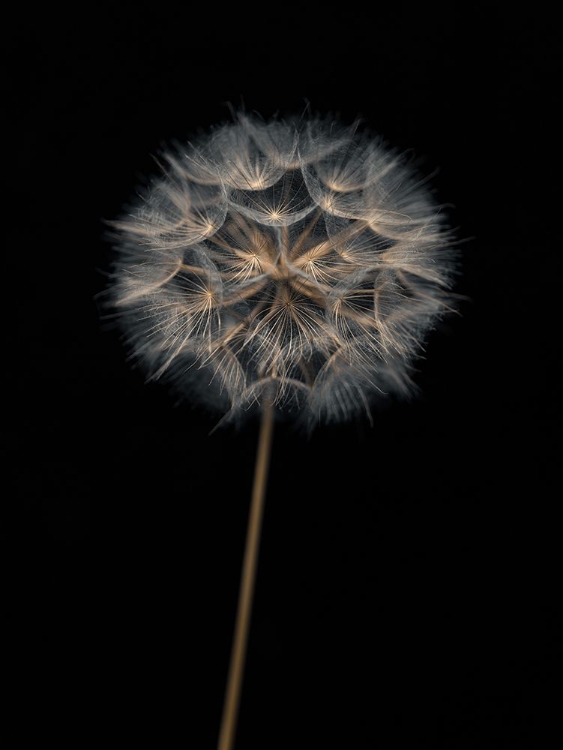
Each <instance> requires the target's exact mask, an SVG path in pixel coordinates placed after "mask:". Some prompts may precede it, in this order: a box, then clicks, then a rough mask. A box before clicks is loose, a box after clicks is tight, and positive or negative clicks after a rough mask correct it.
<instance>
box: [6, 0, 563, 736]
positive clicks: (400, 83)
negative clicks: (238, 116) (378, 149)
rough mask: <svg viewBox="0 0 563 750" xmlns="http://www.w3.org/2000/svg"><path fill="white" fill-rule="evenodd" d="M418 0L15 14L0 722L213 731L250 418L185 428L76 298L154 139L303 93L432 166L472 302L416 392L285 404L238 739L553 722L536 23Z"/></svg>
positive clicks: (555, 591)
mask: <svg viewBox="0 0 563 750" xmlns="http://www.w3.org/2000/svg"><path fill="white" fill-rule="evenodd" d="M420 6H421V7H419V8H418V9H417V10H414V11H413V10H412V9H410V8H408V7H405V8H400V9H397V8H396V6H392V5H390V6H389V7H387V8H385V9H382V8H380V7H375V8H373V9H372V15H369V16H368V14H367V10H365V11H364V10H362V9H361V7H358V6H357V5H355V6H349V5H346V4H344V5H343V6H342V7H340V6H324V7H319V8H318V9H312V8H311V9H308V10H307V9H306V8H303V7H299V6H296V7H294V8H288V7H287V6H286V5H283V6H280V7H279V8H278V7H276V6H272V5H269V6H267V8H266V7H264V6H262V7H261V8H258V9H256V10H255V11H252V10H250V9H249V8H247V9H246V10H242V9H239V8H238V7H236V8H230V9H228V10H224V9H223V8H221V7H220V6H217V7H215V6H212V5H211V4H208V5H207V6H201V7H199V8H198V9H197V10H192V9H191V5H190V4H189V3H185V4H184V9H183V10H181V11H180V10H178V8H176V7H173V6H172V4H166V3H165V4H160V5H155V6H154V7H152V8H150V9H143V7H142V6H141V5H136V4H125V5H124V4H120V9H119V10H116V9H115V8H111V7H109V6H108V7H103V6H99V5H98V6H90V7H88V8H84V7H82V6H80V7H79V6H77V7H76V9H74V8H70V9H67V10H64V11H63V10H56V9H55V10H53V8H51V7H50V8H49V9H43V10H40V11H38V10H33V12H32V13H31V12H28V11H24V12H20V13H16V14H14V15H13V17H12V19H11V21H10V22H9V24H8V28H7V29H6V30H5V32H4V33H5V38H4V49H5V52H6V53H7V63H8V65H7V74H6V77H5V80H4V84H5V89H6V95H5V97H4V103H5V106H6V114H5V119H6V120H7V121H8V125H9V126H10V131H9V134H8V136H7V137H6V140H5V154H4V157H3V160H4V164H5V165H6V169H5V172H4V175H3V182H4V187H5V188H6V189H7V192H8V195H9V198H11V199H13V200H11V201H10V205H9V209H8V211H7V212H6V213H5V215H4V230H3V235H4V243H3V244H4V252H3V267H4V274H3V287H4V294H5V298H6V299H7V300H9V303H8V305H7V306H6V308H5V313H4V326H3V332H2V333H3V338H4V341H5V345H4V350H5V354H6V360H5V364H4V367H3V370H4V374H5V375H7V378H8V384H7V386H6V388H5V390H4V397H5V408H4V420H3V422H4V435H5V450H4V455H5V457H6V459H7V460H6V468H5V470H4V473H3V478H4V482H3V484H4V486H5V488H6V492H5V494H4V500H3V501H2V531H1V534H2V537H1V540H2V548H3V555H4V560H3V564H2V578H3V591H4V594H5V597H4V598H5V603H6V609H5V613H6V614H5V618H6V621H7V625H8V630H7V632H8V636H7V638H6V639H5V640H4V652H5V654H4V655H5V660H6V665H8V668H7V669H5V670H4V676H3V681H4V682H5V683H6V686H7V687H8V690H9V698H8V704H7V706H6V707H7V717H8V718H7V721H4V722H3V725H2V730H1V731H2V734H3V739H5V741H6V745H5V746H6V747H20V746H21V747H24V746H32V745H33V746H35V745H37V742H38V741H40V740H41V741H43V740H44V741H45V742H46V741H54V742H56V743H57V745H59V746H63V745H66V744H68V745H69V746H72V747H75V748H79V747H80V748H81V747H87V746H89V744H90V743H94V744H95V746H97V747H99V746H100V743H104V744H107V743H108V742H110V740H111V742H112V743H114V742H115V744H120V745H123V744H127V745H137V744H138V743H140V742H142V741H146V742H147V744H150V745H151V746H155V747H176V746H184V747H189V748H191V747H194V748H196V747H197V748H198V749H199V748H201V750H204V749H205V748H210V749H211V748H214V747H215V743H216V735H217V731H218V726H219V720H220V713H221V707H222V700H223V691H224V684H225V677H226V669H227V664H228V658H229V650H230V645H231V634H232V627H233V621H234V613H235V606H236V598H237V592H238V581H239V574H240V573H239V572H240V563H241V556H242V549H243V543H244V534H245V525H246V514H247V510H248V502H249V493H250V487H251V482H252V471H253V461H254V453H255V445H256V434H257V425H256V424H254V423H252V422H251V423H249V424H247V425H246V426H245V427H244V428H243V429H241V430H239V431H236V430H233V429H230V428H227V429H225V430H223V431H217V432H214V433H213V434H212V435H210V434H209V433H210V431H211V429H212V427H213V426H214V421H213V420H212V419H210V418H209V416H207V415H206V414H205V413H204V412H201V411H199V410H198V409H197V408H196V409H191V408H188V407H185V408H177V407H175V406H174V402H173V400H172V399H171V398H170V396H169V394H168V393H167V391H166V389H165V388H163V387H162V386H160V385H145V384H144V383H143V380H142V376H141V374H139V373H138V372H136V371H135V370H133V369H132V368H131V367H130V365H129V363H128V362H127V361H126V352H125V350H124V349H123V347H122V345H121V342H120V340H119V337H118V335H117V332H116V331H115V330H114V329H113V328H112V327H111V325H109V324H108V322H107V321H102V320H101V319H100V310H99V301H98V300H97V297H96V295H98V294H99V293H100V292H101V291H102V290H103V289H104V287H105V284H106V276H105V274H106V273H107V270H108V264H109V259H110V251H109V247H108V245H107V242H105V240H104V239H103V232H104V227H103V220H104V219H111V218H114V217H115V216H116V215H117V214H118V213H119V212H120V210H121V207H122V205H123V203H124V202H125V201H126V200H128V199H129V197H130V196H131V194H132V192H133V190H134V188H135V186H136V185H137V183H138V181H139V179H140V177H141V176H142V175H144V174H147V173H154V171H155V164H154V161H153V158H152V156H153V155H154V154H155V153H156V152H157V151H158V149H159V148H160V146H161V145H162V144H163V143H166V142H167V141H168V140H169V139H172V138H177V139H182V138H187V137H189V136H190V135H193V134H194V133H195V132H197V131H198V130H200V129H206V128H207V127H209V126H211V125H213V124H215V123H217V122H219V121H222V120H228V119H229V118H230V114H229V107H228V105H229V104H230V105H232V106H234V107H235V108H236V107H239V106H241V105H244V106H245V107H246V109H247V110H257V111H259V112H260V113H261V114H262V115H264V116H265V117H269V116H271V115H273V114H274V113H276V112H280V113H282V114H284V113H286V114H290V113H293V112H301V111H303V109H304V107H305V105H306V104H307V103H309V105H310V107H311V108H312V110H313V111H318V112H321V113H323V112H335V113H338V114H339V115H340V117H341V119H342V120H343V121H344V122H352V121H353V120H354V119H355V118H356V117H358V116H360V117H362V118H363V120H364V122H365V123H366V124H367V125H368V126H369V127H370V128H372V129H373V130H375V131H378V132H380V133H382V134H383V135H384V136H385V137H386V138H387V139H388V140H389V141H390V142H392V143H394V144H395V145H397V146H398V147H401V148H405V149H406V148H412V149H413V152H414V153H415V154H416V155H417V156H420V157H423V158H424V159H425V162H424V164H425V169H427V170H428V171H432V170H433V169H434V168H437V169H438V173H437V175H436V177H435V179H434V184H435V186H436V188H437V191H438V195H439V199H440V200H441V201H444V202H447V203H450V204H452V205H453V206H454V208H453V209H452V217H453V220H454V223H455V224H456V225H458V226H459V236H460V237H462V238H467V239H468V241H467V242H465V243H464V244H463V245H462V246H461V247H462V248H463V263H462V265H463V269H462V270H463V273H462V276H461V277H460V279H459V282H458V287H457V292H458V293H459V294H462V295H465V296H466V297H467V298H468V301H466V302H463V303H462V305H461V307H460V313H461V314H460V315H458V316H451V317H449V318H447V320H446V321H445V322H444V324H443V325H442V326H441V327H440V329H439V330H438V331H437V332H436V333H435V334H434V335H433V336H432V337H431V338H430V341H429V344H428V348H427V352H426V358H425V359H424V360H421V361H420V362H419V366H418V373H417V375H416V382H417V384H418V385H419V387H420V391H421V395H420V396H419V397H418V398H417V399H416V400H414V401H413V402H411V403H406V404H405V403H403V404H394V405H392V406H391V407H390V408H388V409H385V410H381V411H378V412H376V413H375V414H374V425H373V428H370V427H369V425H366V424H347V425H342V426H339V427H334V428H325V429H322V430H320V431H318V432H317V433H315V434H314V435H313V437H311V438H307V437H305V436H303V435H302V434H300V433H297V432H295V431H294V430H293V429H292V428H291V426H290V425H288V424H282V425H279V426H278V427H277V429H276V435H275V444H274V454H273V459H272V465H271V473H270V480H269V486H268V497H267V506H266V515H265V520H264V529H263V540H262V550H261V557H260V566H259V573H258V580H257V591H256V602H255V609H254V617H253V623H252V631H251V636H250V645H249V653H248V665H247V672H246V679H245V683H244V692H243V700H242V706H241V713H240V722H239V734H238V744H237V750H238V748H240V750H253V749H254V748H260V749H263V748H268V750H277V749H278V748H284V749H285V748H289V747H292V748H293V747H295V748H298V749H300V748H304V749H305V748H307V750H308V749H309V748H325V747H338V748H354V749H355V750H368V749H370V750H371V749H372V748H385V750H391V749H394V748H409V750H410V749H411V748H412V749H414V748H444V750H462V749H463V750H465V749H466V748H477V747H478V748H480V750H485V749H486V748H504V747H506V748H511V750H513V749H514V748H520V747H530V748H539V747H546V746H547V744H546V743H547V737H548V734H549V731H550V730H551V729H553V728H554V727H555V719H556V717H557V713H558V711H559V710H560V698H561V695H560V693H559V686H560V674H561V667H562V664H561V603H560V583H559V576H558V574H557V573H556V571H557V568H558V565H561V562H562V560H561V548H560V527H559V524H558V505H559V501H557V500H556V487H557V484H558V481H557V480H558V479H559V477H558V473H557V472H556V466H555V461H556V455H559V451H558V450H557V449H556V446H557V438H558V431H557V430H556V425H557V424H558V423H557V421H556V413H557V408H558V402H559V390H558V388H556V385H558V383H557V378H556V362H557V356H558V350H560V336H559V326H558V324H556V322H555V319H556V312H557V309H558V306H559V301H558V295H559V283H560V277H559V273H560V261H559V253H560V248H558V247H557V246H558V244H559V243H560V238H559V232H558V224H559V222H558V220H557V206H556V198H557V193H556V191H557V190H558V188H557V183H556V182H555V180H556V179H557V176H558V175H557V176H555V175H556V172H555V167H554V164H553V162H554V159H555V156H556V154H557V151H558V148H559V143H560V137H559V136H557V135H556V129H555V127H554V116H555V115H554V113H555V107H554V104H555V100H556V98H557V94H556V92H557V81H558V79H559V78H560V75H561V66H560V62H561V53H560V46H561V45H560V40H558V39H557V37H556V34H555V33H554V31H553V29H554V27H555V25H556V24H555V21H554V19H553V18H549V17H546V16H544V15H541V14H540V13H539V12H535V10H534V9H533V8H532V10H531V11H530V12H529V14H524V12H522V11H520V12H517V11H515V10H514V8H512V9H511V10H510V12H505V11H503V10H501V9H500V8H499V9H496V10H495V9H490V8H489V9H486V8H485V6H484V5H483V6H482V7H480V6H475V5H472V6H470V5H466V6H465V9H463V8H461V9H460V8H457V9H456V7H455V6H454V5H452V6H451V7H449V8H447V9H444V10H440V11H439V12H437V11H428V9H427V8H426V7H425V5H424V4H420ZM557 731H558V732H559V733H560V729H559V728H557ZM30 743H31V744H30ZM556 744H557V743H556ZM550 746H553V745H550Z"/></svg>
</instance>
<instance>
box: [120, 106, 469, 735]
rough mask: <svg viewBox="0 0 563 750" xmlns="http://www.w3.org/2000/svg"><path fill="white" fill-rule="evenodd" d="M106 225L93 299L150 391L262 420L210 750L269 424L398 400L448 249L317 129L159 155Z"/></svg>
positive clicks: (245, 119) (382, 182)
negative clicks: (140, 190)
mask: <svg viewBox="0 0 563 750" xmlns="http://www.w3.org/2000/svg"><path fill="white" fill-rule="evenodd" d="M163 161H164V165H163V172H162V175H161V176H159V177H158V178H156V179H155V180H153V182H152V183H151V184H150V186H149V187H148V189H146V190H145V191H144V194H143V195H142V196H141V198H140V200H139V201H138V203H137V204H135V205H133V206H132V207H131V208H130V210H128V212H127V213H125V214H124V215H123V216H122V217H121V218H119V220H117V221H115V222H112V224H113V229H114V235H113V236H114V239H115V241H116V250H117V256H116V261H115V265H114V269H113V276H112V283H111V286H110V291H111V296H112V306H114V307H115V309H117V310H118V311H119V317H120V319H121V322H122V326H123V331H124V332H125V335H126V337H127V340H128V342H129V345H130V348H131V351H132V353H133V355H134V356H135V357H136V358H137V359H138V361H139V362H140V363H141V364H142V365H143V366H144V368H145V369H146V371H147V373H148V375H149V377H150V378H153V379H161V378H162V379H165V380H167V381H168V382H169V383H171V384H172V386H173V387H174V389H175V390H176V391H177V392H178V393H180V394H182V395H183V396H185V397H190V398H191V397H193V396H194V395H197V397H198V398H204V399H205V400H206V401H207V402H208V403H210V404H212V405H214V406H215V407H217V409H219V410H221V411H222V412H223V414H224V417H223V418H224V419H236V418H238V417H240V416H241V415H244V414H245V413H248V412H251V411H252V410H253V409H259V410H260V411H261V413H262V428H261V433H260V439H259V447H258V456H257V463H256V473H255V485H254V491H253V500H252V504H251V512H250V520H249V531H248V537H247V546H246V551H245V560H244V565H243V575H242V580H241V594H240V599H239V610H238V613H237V620H236V627H235V639H234V645H233V652H232V659H231V668H230V672H229V679H228V686H227V694H226V699H225V708H224V714H223V721H222V725H221V733H220V740H219V750H230V748H231V747H232V743H233V741H234V731H235V721H236V714H237V706H238V700H239V694H240V687H241V681H242V670H243V664H244V654H245V648H246V640H247V634H248V627H249V618H250V611H251V602H252V591H253V581H254V575H255V569H256V560H257V550H258V540H259V529H260V519H261V515H262V506H263V500H264V493H265V482H266V476H267V469H268V457H269V453H270V446H271V440H272V426H273V415H274V411H276V412H278V413H289V414H293V415H295V416H297V418H298V419H300V420H302V421H303V422H305V423H306V424H308V425H316V424H318V423H321V422H334V421H340V420H347V419H352V418H355V417H357V416H359V415H360V414H362V413H364V414H367V415H368V417H369V415H370V413H371V408H372V405H373V403H374V401H375V400H376V399H377V398H386V397H389V396H392V395H399V396H400V395H407V394H409V393H410V392H412V390H413V382H412V377H411V375H412V370H413V364H414V362H415V360H416V358H417V356H419V355H420V353H421V351H422V349H423V347H424V342H425V339H426V337H427V335H428V333H429V332H430V330H431V329H432V327H433V326H434V324H435V322H436V321H437V319H438V318H439V317H440V316H441V315H442V314H443V313H444V312H446V311H447V310H448V309H449V299H450V293H449V290H450V288H451V285H452V279H453V275H454V270H455V265H454V253H453V251H452V245H453V242H452V233H451V231H450V230H449V228H448V227H447V226H445V223H444V218H443V213H442V212H441V210H440V206H438V205H437V204H436V203H435V202H434V200H433V196H432V192H431V191H430V190H429V188H428V186H427V184H426V181H425V180H423V179H421V178H420V177H419V176H418V175H417V174H416V172H415V171H414V169H413V168H412V167H411V165H410V164H409V161H408V159H407V158H406V156H405V155H404V154H401V153H399V152H398V151H396V150H395V149H392V148H390V147H389V146H388V145H387V144H386V143H385V142H384V141H383V139H382V138H381V137H378V136H371V135H369V134H365V133H362V132H361V131H360V128H359V125H358V124H357V123H356V124H354V125H353V126H350V127H346V126H343V125H340V124H338V123H337V122H335V121H334V120H333V119H330V118H321V117H312V118H310V119H309V120H308V121H306V122H302V121H281V120H274V121H271V122H265V121H262V120H261V119H259V118H258V117H255V116H253V117H251V116H248V115H247V114H239V115H237V116H236V118H235V120H234V122H232V123H229V124H224V125H221V126H219V127H217V128H215V129H213V130H212V131H211V132H210V133H209V134H207V135H206V136H204V137H201V138H199V140H197V141H195V142H194V143H189V144H187V145H184V144H178V143H177V144H173V145H172V146H170V147H169V148H168V149H167V150H166V151H165V152H164V154H163Z"/></svg>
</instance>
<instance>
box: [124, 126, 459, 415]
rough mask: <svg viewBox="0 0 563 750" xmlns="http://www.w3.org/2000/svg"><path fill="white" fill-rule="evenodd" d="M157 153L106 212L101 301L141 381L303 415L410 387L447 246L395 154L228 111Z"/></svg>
mask: <svg viewBox="0 0 563 750" xmlns="http://www.w3.org/2000/svg"><path fill="white" fill-rule="evenodd" d="M163 161H164V167H163V173H162V175H160V176H159V177H158V178H155V179H154V180H153V181H152V182H151V184H150V186H149V187H148V188H147V189H145V191H144V194H143V196H142V197H141V198H140V199H139V200H138V202H137V203H136V204H135V205H133V206H131V207H130V208H129V209H127V211H126V212H125V213H124V214H123V215H122V216H121V217H120V218H119V219H118V220H117V221H114V222H112V226H113V238H114V240H115V249H116V251H117V252H116V256H115V264H114V268H113V272H112V279H111V285H110V293H111V304H112V306H113V307H114V309H117V310H118V311H119V318H120V320H121V323H122V327H123V331H124V333H125V336H126V338H127V340H128V343H129V345H130V347H131V350H132V353H133V354H134V355H135V356H136V357H137V359H138V360H139V361H140V362H141V363H142V364H143V366H144V367H145V369H146V372H147V373H148V375H149V376H150V377H152V378H161V377H163V378H166V379H168V380H169V381H170V382H171V383H173V385H174V387H175V389H176V390H177V391H178V392H180V393H182V394H183V395H185V396H186V397H188V398H190V397H193V396H194V395H195V396H197V397H201V398H205V399H206V400H207V402H208V403H213V404H214V405H216V406H217V408H218V409H220V410H222V411H223V412H224V413H226V414H228V415H229V416H233V417H235V416H236V415H239V414H242V413H244V412H245V411H247V410H249V409H250V408H251V407H252V406H253V405H256V404H257V405H258V406H260V405H261V404H262V403H263V402H264V400H265V399H268V400H273V401H274V403H275V405H276V406H277V408H278V409H279V410H280V411H293V410H297V411H298V412H299V416H300V418H302V419H304V420H305V421H307V422H309V423H310V424H313V423H316V422H319V421H338V420H344V419H350V418H353V417H354V416H357V415H358V413H359V412H361V411H363V412H367V413H368V414H369V412H370V408H371V404H372V402H373V400H374V398H375V397H377V396H388V395H391V394H395V395H400V394H404V395H406V394H408V393H409V392H411V390H412V378H411V374H412V366H413V361H414V360H415V358H416V357H417V356H418V355H419V354H420V353H421V350H422V347H423V346H424V342H425V338H426V336H427V334H428V332H429V331H430V330H431V328H432V327H433V325H434V323H435V321H436V320H437V319H438V317H439V316H440V315H441V314H442V313H444V312H445V311H446V310H447V309H449V305H450V295H449V291H448V290H449V289H450V288H451V284H452V277H453V274H454V270H455V253H454V252H453V250H452V244H453V243H452V232H451V230H450V229H449V228H448V227H447V226H446V225H445V221H444V217H443V212H442V211H441V210H440V206H439V205H437V204H436V203H435V202H434V200H433V195H432V192H431V191H430V189H429V188H428V186H427V182H426V181H425V180H422V179H421V178H420V177H419V176H418V175H417V173H416V172H415V170H414V169H413V168H412V166H411V165H410V164H409V161H408V159H407V157H406V156H405V155H403V154H401V153H399V152H397V151H396V150H394V149H392V148H389V147H388V146H387V144H386V143H385V142H384V141H383V139H382V138H381V137H379V136H371V135H366V134H365V133H360V132H359V128H358V126H357V124H355V125H352V126H349V127H347V126H343V125H341V124H339V123H338V122H337V121H336V120H334V119H332V118H322V117H310V118H309V119H307V120H305V121H302V120H295V121H293V120H291V121H284V120H278V119H275V120H273V121H270V122H265V121H263V120H261V119H259V118H258V117H257V116H249V115H247V114H238V115H236V117H235V119H234V122H231V123H228V124H223V125H220V126H218V127H216V128H214V129H213V130H211V132H210V133H208V134H207V135H205V136H201V137H199V139H198V140H196V141H195V142H193V143H189V144H187V145H182V144H174V145H173V146H170V147H169V148H167V149H166V150H165V151H164V153H163Z"/></svg>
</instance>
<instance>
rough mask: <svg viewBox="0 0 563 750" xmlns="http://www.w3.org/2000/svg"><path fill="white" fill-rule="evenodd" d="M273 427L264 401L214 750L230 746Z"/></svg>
mask: <svg viewBox="0 0 563 750" xmlns="http://www.w3.org/2000/svg"><path fill="white" fill-rule="evenodd" d="M273 427H274V409H273V405H272V403H271V401H268V402H267V403H266V404H265V405H264V407H263V412H262V422H261V425H260V435H259V438H258V450H257V454H256V464H255V469H254V485H253V488H252V502H251V506H250V513H249V517H248V529H247V535H246V547H245V551H244V560H243V565H242V574H241V582H240V592H239V600H238V608H237V616H236V621H235V633H234V638H233V646H232V651H231V662H230V666H229V675H228V678H227V690H226V693H225V701H224V704H223V716H222V719H221V730H220V732H219V744H218V746H217V750H232V749H233V747H234V739H235V730H236V722H237V716H238V709H239V703H240V693H241V687H242V679H243V672H244V662H245V656H246V646H247V642H248V631H249V626H250V616H251V611H252V599H253V594H254V582H255V579H256V567H257V562H258V548H259V544H260V529H261V525H262V516H263V510H264V497H265V490H266V482H267V478H268V466H269V462H270V453H271V447H272V435H273Z"/></svg>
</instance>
